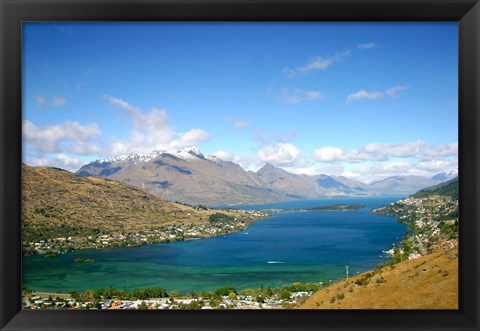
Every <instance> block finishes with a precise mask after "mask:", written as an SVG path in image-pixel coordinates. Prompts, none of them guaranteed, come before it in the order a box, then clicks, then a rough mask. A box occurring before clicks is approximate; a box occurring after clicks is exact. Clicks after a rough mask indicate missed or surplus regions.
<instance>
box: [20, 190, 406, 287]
mask: <svg viewBox="0 0 480 331" xmlns="http://www.w3.org/2000/svg"><path fill="white" fill-rule="evenodd" d="M397 199H398V197H388V198H350V199H323V200H316V201H313V200H308V201H295V202H288V203H283V204H274V205H265V206H264V207H265V208H272V207H275V208H279V207H284V208H302V207H311V206H317V205H328V204H335V203H360V204H363V205H366V206H367V207H368V208H367V209H363V210H355V211H338V212H284V213H278V214H274V215H273V216H272V217H271V218H270V219H268V220H263V221H260V222H255V223H253V224H252V225H251V226H250V227H249V228H248V229H247V230H246V231H243V232H240V233H235V234H232V235H228V236H222V237H216V238H209V239H203V240H191V241H184V242H175V243H166V244H155V245H147V246H142V247H137V248H118V249H105V250H82V251H76V252H73V253H68V254H61V255H58V256H57V257H56V258H52V259H45V258H43V256H30V257H25V258H24V259H23V282H24V285H26V286H28V287H29V288H32V289H36V290H42V291H50V292H55V291H68V290H72V289H73V290H77V291H83V290H86V289H97V288H102V287H108V286H112V287H115V288H120V289H123V288H126V289H133V288H141V287H165V288H167V290H169V291H171V290H177V291H181V292H185V291H189V290H194V291H200V290H212V289H216V288H218V287H221V286H224V285H234V286H236V287H237V288H239V289H241V288H247V287H255V288H256V287H261V286H272V287H274V286H279V285H283V284H288V283H292V282H296V281H299V282H318V281H330V280H335V279H338V278H340V277H343V276H344V274H345V265H349V266H350V275H353V274H355V273H356V272H363V271H366V270H368V269H371V268H372V267H374V266H375V265H376V264H377V263H379V262H382V261H385V260H386V257H385V256H384V254H383V253H382V251H383V250H386V249H388V247H389V246H390V245H391V244H392V243H394V242H396V241H398V240H399V239H400V238H401V236H402V234H403V232H404V231H405V230H406V228H405V226H404V225H403V224H400V223H397V222H396V221H395V219H394V218H393V217H389V216H384V215H373V214H370V213H369V210H370V209H371V208H374V207H377V206H380V205H384V204H386V203H389V202H392V201H396V200H397ZM245 208H249V207H245ZM255 208H259V207H258V206H256V207H255ZM77 257H82V258H91V259H93V260H94V261H95V262H93V263H77V262H74V260H75V258H77Z"/></svg>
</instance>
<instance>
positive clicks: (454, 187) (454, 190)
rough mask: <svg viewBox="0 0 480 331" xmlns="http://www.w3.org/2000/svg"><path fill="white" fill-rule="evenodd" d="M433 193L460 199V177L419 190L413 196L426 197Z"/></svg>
mask: <svg viewBox="0 0 480 331" xmlns="http://www.w3.org/2000/svg"><path fill="white" fill-rule="evenodd" d="M432 195H440V196H449V197H451V198H452V199H453V200H458V177H455V178H453V179H451V180H449V181H446V182H444V183H441V184H439V185H435V186H432V187H429V188H425V189H423V190H420V191H418V192H417V193H415V194H413V195H412V197H413V198H424V197H428V196H432Z"/></svg>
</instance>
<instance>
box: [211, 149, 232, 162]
mask: <svg viewBox="0 0 480 331" xmlns="http://www.w3.org/2000/svg"><path fill="white" fill-rule="evenodd" d="M212 155H213V156H215V157H218V158H219V159H221V160H223V161H233V160H234V159H235V156H234V155H233V154H232V153H230V152H227V151H216V152H215V153H213V154H212Z"/></svg>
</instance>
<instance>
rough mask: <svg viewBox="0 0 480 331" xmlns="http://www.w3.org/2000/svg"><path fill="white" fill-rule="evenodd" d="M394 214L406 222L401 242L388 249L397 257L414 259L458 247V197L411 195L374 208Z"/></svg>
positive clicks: (399, 258) (398, 258)
mask: <svg viewBox="0 0 480 331" xmlns="http://www.w3.org/2000/svg"><path fill="white" fill-rule="evenodd" d="M372 213H378V214H386V215H392V216H395V217H396V218H397V220H398V221H399V222H402V223H404V224H406V225H407V228H408V230H409V231H408V232H407V233H406V234H405V236H404V238H403V240H402V241H401V242H400V243H397V244H394V247H392V248H391V249H389V250H387V251H385V253H388V254H389V255H391V256H392V257H393V258H394V259H396V260H399V261H403V260H406V259H410V260H411V259H415V258H418V257H420V256H423V255H427V254H429V253H433V252H436V251H438V250H439V249H442V248H454V247H457V246H458V199H453V198H452V197H450V196H447V195H430V196H425V197H416V196H415V195H413V196H410V197H408V198H405V199H402V200H399V201H397V202H393V203H390V204H388V205H386V206H383V207H380V208H376V209H373V210H372Z"/></svg>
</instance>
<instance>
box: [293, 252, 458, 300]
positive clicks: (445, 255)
mask: <svg viewBox="0 0 480 331" xmlns="http://www.w3.org/2000/svg"><path fill="white" fill-rule="evenodd" d="M297 308H299V309H458V249H456V248H455V249H451V250H446V251H440V252H437V253H434V254H429V255H426V256H423V257H421V258H418V259H414V260H408V261H404V262H400V263H398V264H394V265H391V266H389V267H385V268H382V269H376V270H373V271H369V272H366V273H363V274H360V275H357V276H355V277H351V278H349V279H348V280H342V281H339V282H337V283H335V284H333V285H331V286H328V287H325V288H323V289H321V290H320V291H318V292H317V293H315V294H314V295H312V296H311V297H310V298H308V299H307V300H306V301H305V303H303V304H302V305H300V306H299V307H297Z"/></svg>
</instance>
